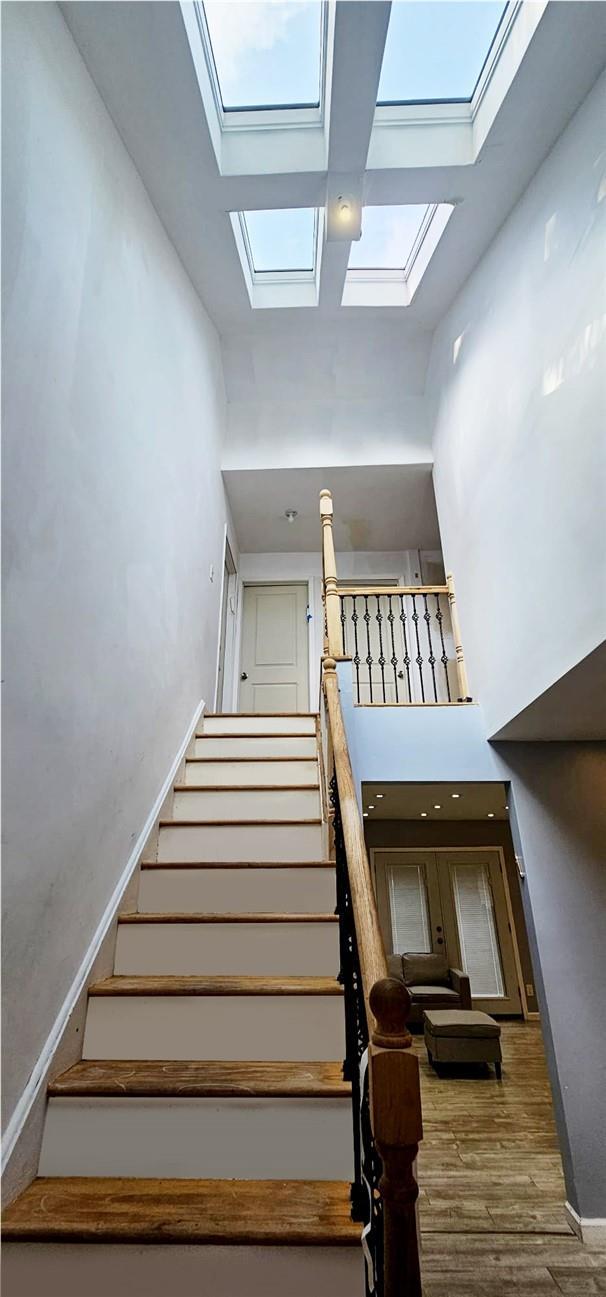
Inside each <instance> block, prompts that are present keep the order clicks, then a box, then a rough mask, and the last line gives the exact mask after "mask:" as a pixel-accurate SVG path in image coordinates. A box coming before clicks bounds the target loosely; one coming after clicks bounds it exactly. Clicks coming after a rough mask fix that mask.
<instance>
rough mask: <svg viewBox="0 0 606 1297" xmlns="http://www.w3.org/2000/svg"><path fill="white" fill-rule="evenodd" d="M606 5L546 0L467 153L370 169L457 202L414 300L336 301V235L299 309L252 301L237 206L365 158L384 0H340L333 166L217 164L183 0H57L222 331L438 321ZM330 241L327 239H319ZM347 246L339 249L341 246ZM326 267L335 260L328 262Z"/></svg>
mask: <svg viewBox="0 0 606 1297" xmlns="http://www.w3.org/2000/svg"><path fill="white" fill-rule="evenodd" d="M605 8H606V7H605V6H604V5H603V4H600V3H592V2H591V0H573V2H570V0H557V2H556V0H552V2H551V3H550V4H549V5H548V9H547V12H546V14H545V16H544V17H543V19H542V20H541V23H540V26H539V29H538V31H537V33H536V36H535V37H534V39H533V40H532V42H531V45H530V47H529V50H528V52H527V55H526V57H525V58H524V60H523V62H522V65H521V68H520V70H519V72H518V74H517V77H516V78H515V80H514V82H513V85H512V87H511V89H510V91H509V93H508V94H507V95H506V97H505V100H504V102H503V104H502V106H501V108H500V110H499V112H498V113H497V116H496V118H495V121H494V123H493V126H492V129H491V130H490V132H489V135H488V138H487V139H486V141H485V143H484V145H483V147H482V149H481V152H480V154H479V156H478V159H477V161H476V163H475V164H474V165H466V166H455V167H452V166H450V167H444V166H436V167H433V166H423V167H402V168H401V169H395V168H393V167H390V168H389V169H388V170H380V169H374V170H372V171H370V172H367V173H366V178H365V201H366V202H367V203H418V202H431V201H440V200H452V199H455V200H456V201H457V207H456V210H455V212H454V214H453V216H452V219H451V221H450V223H449V225H448V228H447V230H446V233H445V235H444V237H443V239H442V242H441V243H440V245H439V246H438V249H437V251H436V253H435V255H434V257H433V259H432V261H431V263H430V266H429V268H428V270H427V272H426V274H425V276H424V279H423V281H422V284H421V286H420V288H419V290H418V293H417V295H416V297H415V299H414V302H413V304H412V306H410V307H408V308H393V307H392V308H361V307H348V308H342V307H341V306H340V304H339V303H340V289H341V286H342V282H343V275H344V265H346V259H347V253H348V245H346V244H345V245H341V244H332V245H330V244H329V245H327V248H328V249H330V263H329V264H328V263H327V265H326V267H325V268H323V277H322V290H321V302H320V306H319V307H317V308H304V309H303V310H301V309H298V310H296V309H295V310H293V309H283V310H275V309H272V310H263V311H253V310H252V309H251V306H250V302H249V299H248V295H247V292H246V289H245V284H244V279H243V274H242V269H241V266H240V262H239V258H238V255H237V252H236V248H235V244H234V239H233V235H232V230H231V224H230V220H229V216H228V212H229V211H230V210H248V209H251V208H252V209H254V208H268V207H288V206H323V204H324V201H325V196H326V186H327V180H328V183H329V185H330V183H331V177H332V178H334V175H335V174H337V173H340V172H354V171H360V170H361V169H363V168H364V166H365V162H366V152H367V148H368V141H369V138H370V130H371V127H372V116H373V111H374V95H375V92H376V83H377V82H378V75H379V70H380V60H381V54H382V43H383V41H384V37H385V31H386V13H387V11H388V9H389V6H388V5H387V4H385V3H383V2H382V0H358V2H357V3H355V4H343V3H341V4H340V5H339V6H338V9H337V23H338V33H337V35H338V38H337V40H336V41H335V66H334V74H333V94H332V106H331V120H330V150H329V159H328V167H329V169H328V172H327V171H326V170H324V171H318V172H296V173H281V174H264V175H231V176H221V175H220V174H219V170H218V166H217V162H216V158H215V154H214V151H213V148H212V145H211V140H210V136H209V130H208V126H207V123H206V119H205V116H204V112H203V108H202V102H201V98H200V93H199V88H198V83H197V80H196V76H195V73H194V67H193V63H192V57H191V53H190V49H189V45H188V42H187V39H186V35H185V29H184V25H183V20H182V16H181V10H180V6H179V4H177V3H163V2H158V3H115V2H114V0H105V2H104V3H99V2H93V3H74V2H72V3H69V4H64V5H62V11H63V14H64V17H65V19H66V22H67V23H68V25H69V27H70V29H71V31H72V34H73V36H74V38H75V40H76V42H77V43H78V45H79V47H80V49H81V51H82V53H83V55H84V58H85V60H86V62H87V64H88V67H89V70H90V72H91V74H92V76H93V79H94V80H95V82H96V84H97V86H98V88H99V90H100V92H101V94H102V96H103V98H104V100H105V102H106V104H107V106H108V108H109V111H110V113H111V114H112V116H113V118H114V121H115V123H116V125H117V127H118V129H119V131H120V132H121V134H122V137H123V139H124V141H125V144H126V146H127V148H128V150H129V152H130V153H131V156H132V157H133V159H134V161H135V164H136V166H137V167H138V170H139V172H140V174H141V176H142V178H143V181H144V183H145V185H146V187H147V189H148V192H149V193H150V196H151V198H152V200H153V202H154V204H155V206H156V209H157V211H158V213H159V214H160V216H161V219H162V220H163V222H164V224H165V227H166V229H167V231H168V233H169V235H170V237H171V239H172V240H173V242H174V244H175V247H176V248H177V251H178V252H179V254H180V256H181V259H182V261H183V264H184V265H185V267H186V269H187V271H188V273H189V275H190V277H191V279H192V282H193V283H194V285H195V287H196V288H197V290H198V292H199V294H200V296H201V298H202V300H203V302H204V303H205V305H206V307H207V309H208V311H209V313H210V315H211V317H212V319H213V320H214V321H215V323H216V324H217V326H218V328H219V330H220V332H222V333H223V334H229V333H230V332H233V331H234V330H239V331H243V330H249V331H252V332H254V333H259V332H263V331H265V330H272V329H274V328H275V327H276V326H277V327H278V328H279V329H280V330H282V331H286V330H289V329H291V328H293V327H294V328H295V329H296V330H300V329H301V322H302V319H303V320H304V323H303V329H304V330H307V334H308V336H309V337H313V335H314V332H315V330H316V328H317V321H318V319H326V320H338V321H339V329H340V330H342V331H346V330H347V328H348V327H349V321H350V320H357V319H360V318H363V319H364V321H365V327H366V328H367V329H368V330H369V331H371V330H372V327H373V326H372V320H373V319H375V318H389V319H392V320H393V319H394V318H396V319H398V320H401V319H402V318H403V315H405V318H406V326H405V327H406V329H407V330H410V332H411V333H412V332H416V331H418V330H427V329H430V330H431V329H433V328H434V327H435V325H436V323H437V322H438V321H439V319H440V318H441V317H442V315H443V314H444V312H445V311H446V309H447V308H448V306H449V304H450V302H451V301H452V299H453V297H454V296H455V294H456V293H457V291H458V290H459V289H460V288H461V286H462V285H463V283H464V281H465V280H466V278H467V277H468V275H469V273H470V271H471V270H472V269H473V267H474V266H475V264H476V263H477V261H478V259H479V258H480V256H481V255H482V253H483V252H484V250H485V249H486V248H487V246H488V245H489V243H490V241H491V240H492V238H493V237H494V235H495V234H496V232H497V230H498V229H499V227H500V225H501V224H502V222H503V220H504V219H505V217H506V215H507V214H508V212H509V211H510V209H511V208H512V206H513V205H514V204H515V202H516V201H517V199H518V198H519V197H520V195H521V193H522V192H523V190H524V188H525V187H526V185H527V184H528V181H529V180H530V178H531V176H532V174H533V173H534V171H535V170H536V169H537V167H538V165H539V164H540V162H541V161H542V159H543V158H544V157H545V155H546V153H547V152H548V150H549V149H550V148H551V146H552V145H553V144H554V142H555V140H556V139H557V137H558V135H559V134H560V133H561V131H562V130H563V128H564V126H565V125H566V123H567V121H568V119H569V118H570V116H571V115H572V113H573V112H574V111H575V109H576V108H577V107H578V106H579V104H580V103H581V101H582V99H583V98H584V96H585V95H586V94H587V92H588V90H589V89H590V87H591V85H592V84H593V82H594V80H595V78H596V77H597V75H598V74H599V72H600V70H601V68H602V66H603V63H604V58H605V45H606V39H605V21H604V19H605ZM325 252H326V249H325ZM344 257H345V261H344V260H343V259H344ZM324 270H326V273H324Z"/></svg>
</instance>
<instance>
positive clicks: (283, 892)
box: [139, 866, 336, 914]
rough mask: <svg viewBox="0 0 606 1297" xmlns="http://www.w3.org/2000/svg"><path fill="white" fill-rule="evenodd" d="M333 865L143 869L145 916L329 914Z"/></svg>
mask: <svg viewBox="0 0 606 1297" xmlns="http://www.w3.org/2000/svg"><path fill="white" fill-rule="evenodd" d="M335 905H336V881H335V871H334V868H333V869H330V868H328V869H297V868H296V867H295V868H294V869H178V868H176V867H174V866H173V867H167V868H166V869H143V870H142V871H141V875H140V883H139V910H140V911H141V913H143V914H146V913H147V914H167V913H174V914H332V912H333V910H334V908H335Z"/></svg>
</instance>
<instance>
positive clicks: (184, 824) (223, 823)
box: [160, 816, 322, 829]
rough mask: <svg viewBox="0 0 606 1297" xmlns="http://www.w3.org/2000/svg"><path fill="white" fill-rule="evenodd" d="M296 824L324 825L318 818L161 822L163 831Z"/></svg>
mask: <svg viewBox="0 0 606 1297" xmlns="http://www.w3.org/2000/svg"><path fill="white" fill-rule="evenodd" d="M295 824H322V820H321V819H319V818H318V817H316V816H314V817H313V818H312V819H309V820H160V828H161V829H167V828H170V829H174V828H175V827H176V828H178V829H179V828H187V829H196V828H203V829H207V828H208V827H209V826H211V827H212V826H213V825H214V827H215V828H221V829H224V828H234V826H238V825H239V826H240V827H241V828H247V829H250V828H253V827H255V828H259V827H261V828H269V826H270V825H271V826H272V827H275V825H278V827H279V828H281V827H282V826H283V825H291V827H292V826H294V825H295Z"/></svg>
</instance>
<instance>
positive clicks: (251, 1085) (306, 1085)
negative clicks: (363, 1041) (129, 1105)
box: [48, 1059, 351, 1098]
mask: <svg viewBox="0 0 606 1297" xmlns="http://www.w3.org/2000/svg"><path fill="white" fill-rule="evenodd" d="M48 1093H49V1095H50V1096H51V1097H57V1096H64V1097H68V1096H73V1097H76V1096H80V1097H86V1096H91V1097H109V1098H112V1097H117V1098H124V1097H128V1096H133V1097H141V1098H144V1097H146V1096H148V1097H153V1096H158V1097H166V1098H203V1097H208V1098H237V1097H238V1096H241V1097H243V1098H246V1097H248V1098H273V1097H275V1098H347V1097H349V1096H351V1085H350V1083H349V1082H348V1081H344V1080H343V1065H342V1063H337V1062H335V1063H318V1062H292V1063H291V1062H271V1063H264V1062H248V1061H241V1062H222V1061H221V1060H212V1061H210V1062H208V1061H204V1062H194V1061H192V1062H175V1061H173V1060H170V1059H168V1060H161V1061H154V1060H149V1061H148V1060H134V1061H133V1060H126V1061H124V1060H118V1059H116V1060H112V1059H109V1060H102V1061H99V1060H84V1061H83V1062H81V1063H76V1064H74V1066H73V1067H70V1068H68V1070H67V1071H65V1072H63V1073H62V1074H61V1075H60V1076H58V1077H56V1078H55V1080H54V1081H52V1082H51V1084H50V1085H49V1087H48Z"/></svg>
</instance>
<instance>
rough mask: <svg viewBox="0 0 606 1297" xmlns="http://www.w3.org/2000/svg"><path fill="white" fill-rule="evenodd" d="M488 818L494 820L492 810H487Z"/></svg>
mask: <svg viewBox="0 0 606 1297" xmlns="http://www.w3.org/2000/svg"><path fill="white" fill-rule="evenodd" d="M488 819H489V820H494V811H489V812H488Z"/></svg>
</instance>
